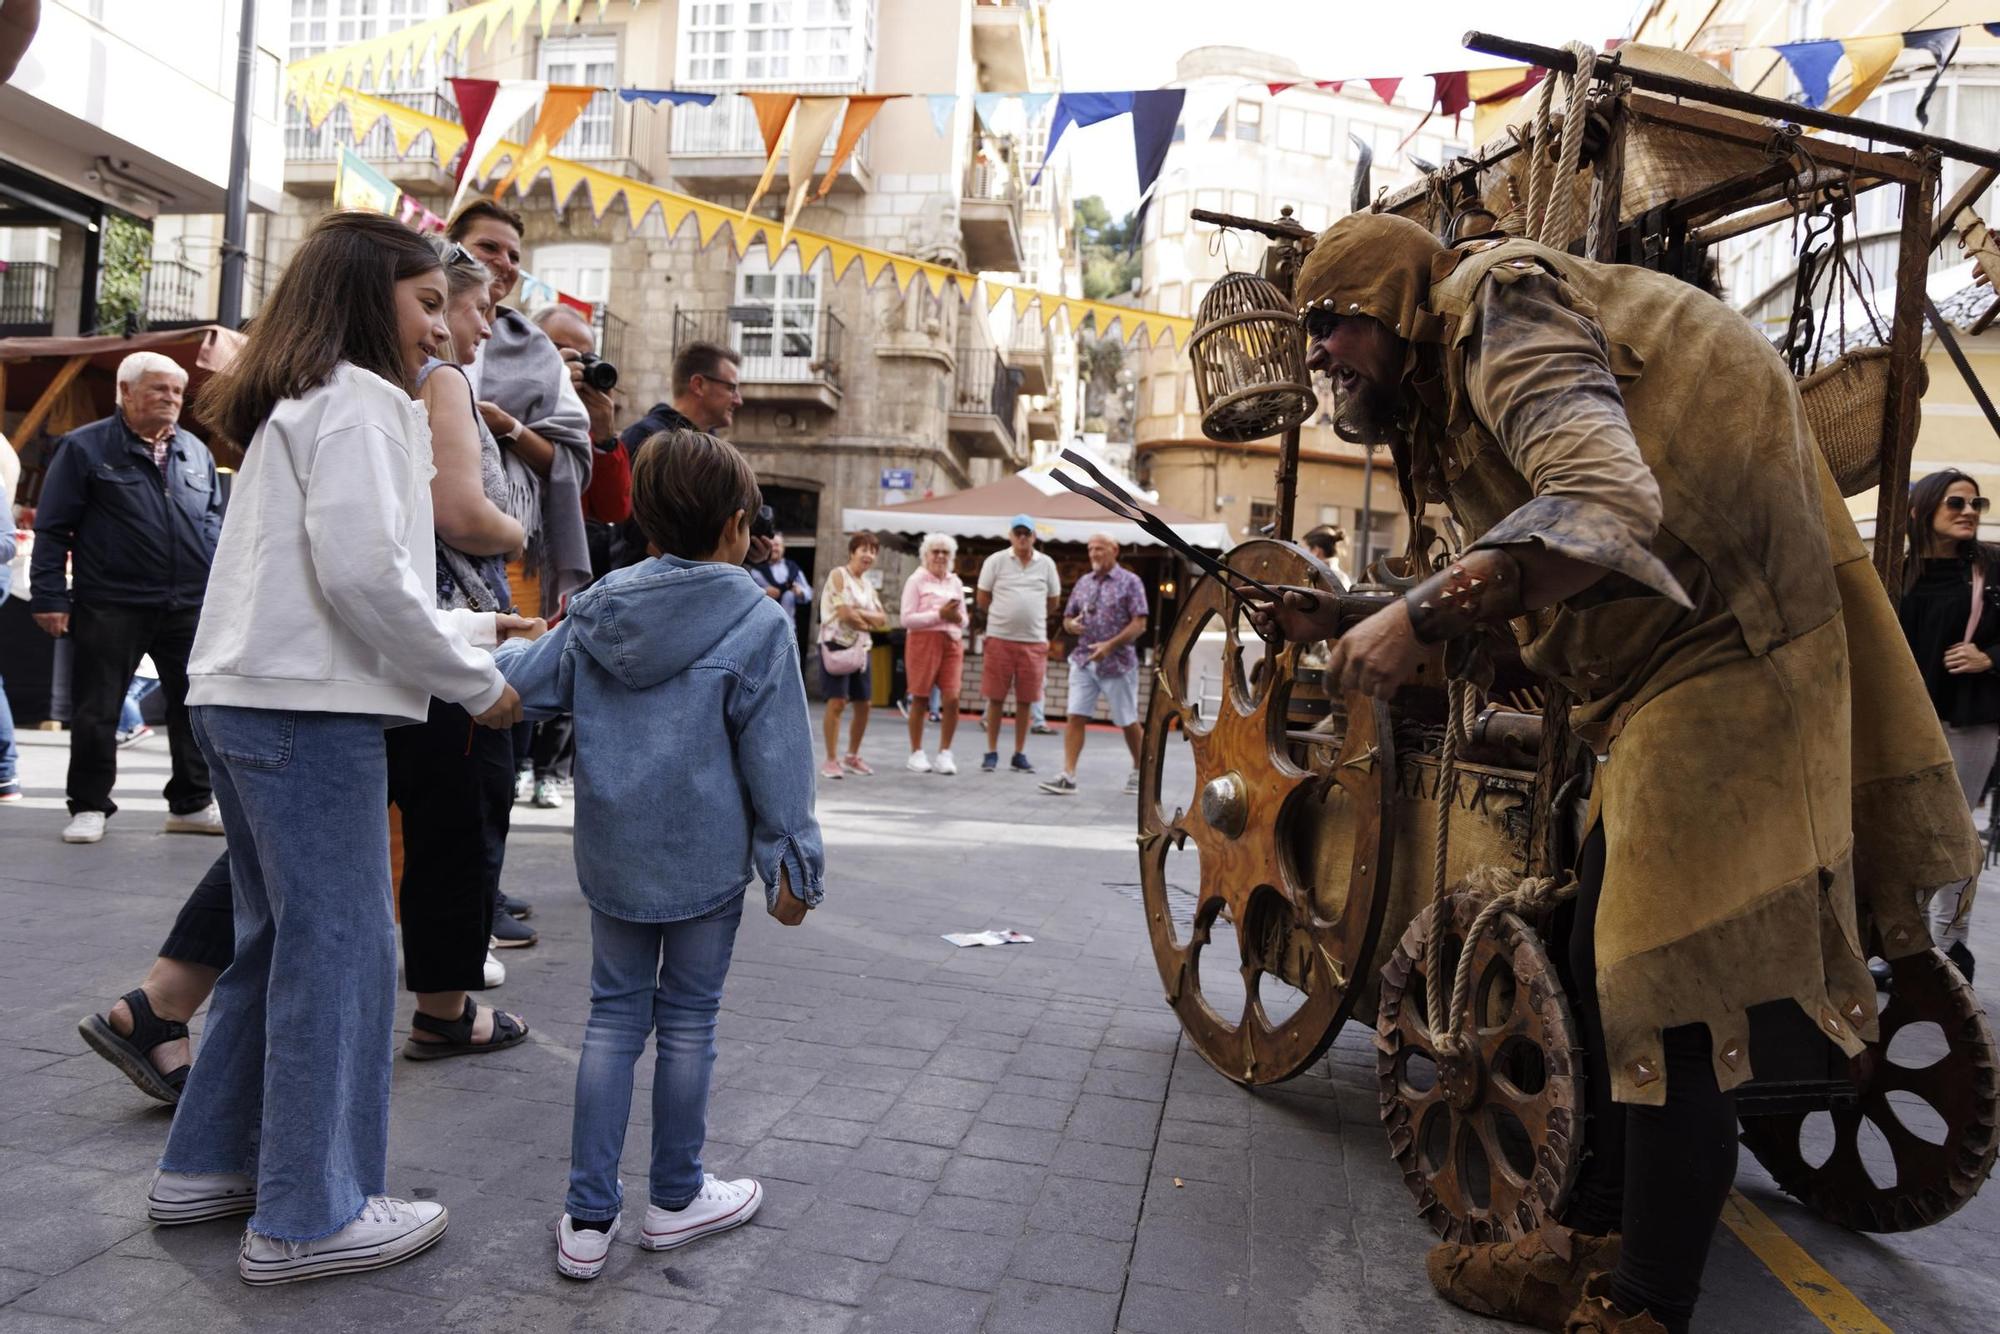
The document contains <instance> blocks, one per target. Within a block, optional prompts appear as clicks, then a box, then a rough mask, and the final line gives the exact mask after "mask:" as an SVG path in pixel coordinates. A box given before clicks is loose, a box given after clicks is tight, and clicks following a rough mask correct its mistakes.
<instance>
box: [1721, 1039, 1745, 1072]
mask: <svg viewBox="0 0 2000 1334" xmlns="http://www.w3.org/2000/svg"><path fill="white" fill-rule="evenodd" d="M1722 1063H1723V1064H1724V1065H1726V1066H1728V1067H1729V1068H1730V1069H1731V1070H1734V1069H1735V1068H1736V1067H1737V1066H1738V1065H1741V1064H1742V1063H1743V1043H1742V1041H1741V1040H1740V1039H1732V1040H1731V1041H1730V1043H1729V1045H1728V1046H1726V1047H1724V1048H1723V1049H1722Z"/></svg>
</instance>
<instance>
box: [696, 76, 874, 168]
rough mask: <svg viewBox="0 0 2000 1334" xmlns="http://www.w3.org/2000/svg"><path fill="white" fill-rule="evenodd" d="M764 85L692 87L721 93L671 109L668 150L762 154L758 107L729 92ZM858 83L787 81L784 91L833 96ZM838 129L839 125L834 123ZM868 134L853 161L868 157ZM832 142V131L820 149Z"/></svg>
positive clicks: (856, 88) (855, 89) (826, 148)
mask: <svg viewBox="0 0 2000 1334" xmlns="http://www.w3.org/2000/svg"><path fill="white" fill-rule="evenodd" d="M763 86H765V85H757V84H744V85H739V84H730V85H728V86H727V87H724V86H721V85H707V86H703V87H701V88H697V89H695V90H694V91H697V92H704V93H711V92H712V93H721V94H723V95H722V96H720V97H718V98H716V99H715V101H714V103H713V104H711V105H709V106H705V107H697V106H679V107H675V108H674V109H673V111H672V112H671V113H670V114H671V115H672V116H673V132H672V134H671V135H670V136H669V145H668V151H669V152H671V153H673V154H674V155H675V156H677V157H679V156H692V157H703V156H706V157H744V156H748V157H754V158H757V159H758V160H760V161H761V160H762V159H763V157H764V136H763V133H762V132H761V131H760V130H758V128H757V111H756V108H755V107H754V106H753V105H752V104H751V102H750V99H749V98H747V97H733V96H730V94H732V93H739V92H744V91H749V92H755V91H757V90H758V89H759V88H760V87H763ZM860 90H861V85H860V84H859V83H856V82H853V81H851V80H850V81H847V82H843V83H801V84H789V83H788V84H786V85H785V91H786V92H793V91H797V92H800V93H803V94H806V95H808V96H814V95H818V96H834V95H842V94H847V93H854V92H859V91H860ZM835 133H838V126H836V127H835ZM868 139H869V135H868V134H863V135H862V136H861V141H860V142H859V143H858V144H857V145H855V149H854V156H855V159H856V161H858V162H861V163H864V164H865V163H866V162H867V160H868ZM832 145H833V137H832V135H831V134H829V135H828V136H827V142H826V143H825V144H822V145H820V152H822V153H824V152H827V151H829V150H830V149H831V148H832Z"/></svg>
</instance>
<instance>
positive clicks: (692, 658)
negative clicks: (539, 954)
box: [494, 556, 825, 922]
mask: <svg viewBox="0 0 2000 1334" xmlns="http://www.w3.org/2000/svg"><path fill="white" fill-rule="evenodd" d="M494 661H495V663H496V664H497V665H498V666H499V668H500V670H501V672H502V673H504V674H505V676H506V677H507V680H508V681H509V682H510V683H511V684H512V685H513V686H514V688H515V689H516V690H517V691H519V692H520V695H521V703H522V707H523V708H524V709H525V710H526V711H527V713H528V714H529V716H531V717H552V716H554V715H556V714H560V713H571V714H574V715H575V718H576V770H575V778H576V834H575V847H576V867H577V879H578V882H579V883H580V885H581V886H582V889H583V894H584V897H585V898H586V899H587V900H589V902H590V904H591V906H592V907H594V908H596V909H597V910H598V911H600V912H603V913H606V914H608V915H609V916H612V917H618V918H622V919H624V920H626V921H635V922H673V921H683V920H686V919H688V918H692V917H699V916H701V915H703V914H704V913H707V912H711V911H713V910H714V909H716V908H718V907H720V906H721V905H722V904H723V903H725V902H727V901H728V900H729V899H730V898H732V897H734V896H735V895H736V894H739V893H741V892H742V891H743V889H744V887H745V886H746V885H747V884H748V883H749V882H750V879H751V877H752V875H753V873H754V874H755V875H756V876H757V877H759V878H761V879H762V880H763V881H764V883H765V887H766V896H767V899H768V900H771V901H775V899H776V895H777V885H778V881H779V873H780V868H781V867H782V868H783V870H784V871H785V872H786V873H788V875H789V877H790V880H791V885H792V889H793V891H794V892H795V893H796V894H798V896H799V897H800V898H802V899H804V900H805V901H806V902H807V903H808V904H816V903H818V902H819V899H820V895H821V892H822V890H821V884H820V881H821V876H822V873H823V870H824V865H825V855H824V852H823V850H822V846H821V842H820V831H819V824H818V821H817V820H816V819H815V818H814V816H813V783H814V776H813V775H814V755H813V741H812V726H811V722H810V720H809V718H808V715H807V712H806V698H805V684H804V681H803V679H802V678H801V676H800V674H799V657H798V643H797V640H796V638H795V637H794V633H793V629H792V624H791V618H790V617H788V616H786V615H785V613H784V612H783V611H782V610H781V609H780V608H779V607H778V606H777V605H776V604H775V603H773V602H772V600H771V599H770V598H769V597H767V596H765V595H764V594H763V593H762V592H761V591H760V590H759V589H758V587H757V584H756V582H755V581H754V580H753V579H752V578H751V577H750V574H749V572H748V571H746V570H745V569H743V568H742V567H741V566H737V565H720V564H715V563H713V562H706V561H684V560H680V559H678V558H676V557H673V556H660V557H656V558H654V559H652V560H647V561H643V562H641V563H640V564H638V565H634V566H630V567H628V568H626V569H623V570H615V571H613V572H612V573H610V574H608V575H606V576H605V577H604V578H603V579H601V580H599V581H598V582H597V583H596V584H594V585H592V586H591V587H590V588H589V589H588V590H586V591H585V592H583V593H581V594H579V595H578V596H577V597H576V599H575V600H574V601H573V602H572V603H571V604H570V610H569V615H568V616H567V617H566V618H565V619H564V620H563V621H562V622H560V623H559V624H558V625H557V626H556V627H555V629H553V630H552V631H550V632H549V633H548V634H546V635H544V636H543V637H542V638H541V639H539V640H537V641H536V642H534V643H532V644H530V643H526V642H524V641H521V640H514V641H511V642H509V643H506V644H503V645H501V646H500V649H499V651H498V652H497V653H496V654H495V658H494Z"/></svg>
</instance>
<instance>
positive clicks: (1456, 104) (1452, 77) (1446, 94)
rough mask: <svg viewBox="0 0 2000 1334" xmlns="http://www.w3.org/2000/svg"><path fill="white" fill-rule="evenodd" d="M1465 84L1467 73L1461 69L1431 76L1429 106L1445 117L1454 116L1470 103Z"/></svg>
mask: <svg viewBox="0 0 2000 1334" xmlns="http://www.w3.org/2000/svg"><path fill="white" fill-rule="evenodd" d="M1466 82H1467V71H1465V70H1462V69H1461V70H1452V71H1449V72H1447V73H1444V74H1433V75H1431V105H1433V106H1435V107H1436V108H1437V109H1438V110H1439V111H1440V112H1442V113H1444V114H1445V115H1447V116H1456V115H1457V114H1458V113H1459V112H1461V111H1463V110H1465V108H1466V107H1468V106H1470V105H1471V103H1472V94H1471V93H1469V92H1467V91H1466Z"/></svg>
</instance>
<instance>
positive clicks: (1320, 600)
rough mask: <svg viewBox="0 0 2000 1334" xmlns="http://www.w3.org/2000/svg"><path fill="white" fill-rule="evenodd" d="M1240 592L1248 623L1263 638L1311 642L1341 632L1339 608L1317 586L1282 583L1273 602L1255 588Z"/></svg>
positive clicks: (1300, 642) (1329, 637)
mask: <svg viewBox="0 0 2000 1334" xmlns="http://www.w3.org/2000/svg"><path fill="white" fill-rule="evenodd" d="M1241 591H1242V596H1243V610H1244V611H1245V612H1246V613H1248V615H1249V617H1250V625H1251V627H1252V628H1253V629H1255V630H1256V631H1257V633H1258V634H1259V635H1261V636H1263V637H1264V638H1265V639H1278V638H1280V637H1282V638H1283V639H1284V640H1286V641H1287V642H1289V643H1293V644H1310V643H1314V642H1316V641H1318V640H1321V639H1331V638H1333V637H1334V635H1336V634H1337V633H1339V631H1340V608H1339V607H1338V606H1336V605H1335V603H1334V600H1333V599H1332V598H1330V597H1328V596H1327V595H1326V594H1324V593H1321V592H1319V591H1317V590H1316V589H1311V588H1295V587H1290V586H1281V587H1280V588H1279V589H1278V591H1279V592H1281V593H1283V594H1284V601H1283V602H1281V603H1273V602H1272V601H1271V600H1270V599H1269V598H1267V597H1265V596H1264V594H1263V593H1261V592H1259V591H1258V590H1257V589H1254V588H1245V589H1243V590H1241Z"/></svg>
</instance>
